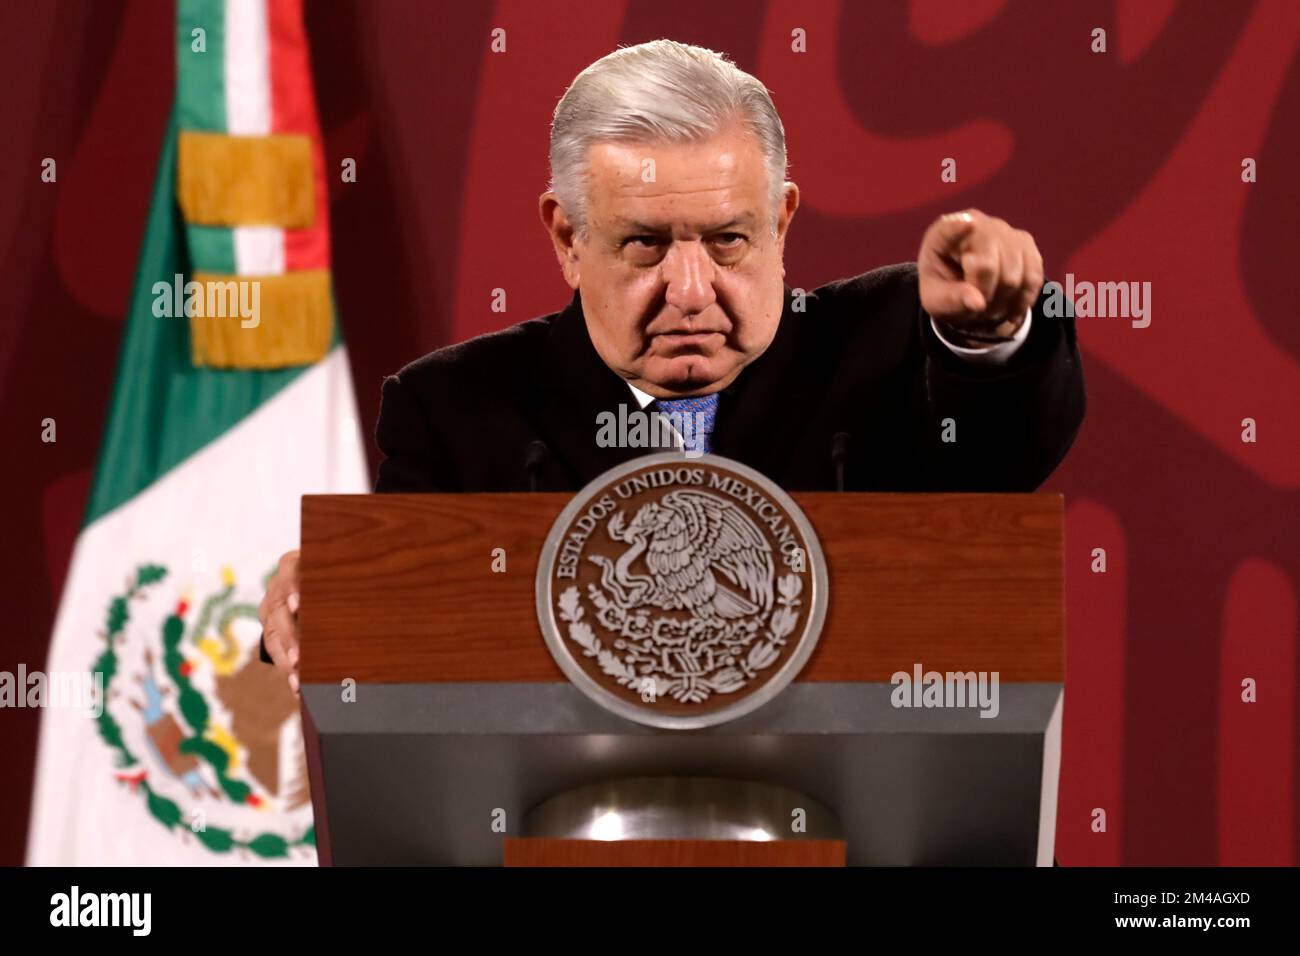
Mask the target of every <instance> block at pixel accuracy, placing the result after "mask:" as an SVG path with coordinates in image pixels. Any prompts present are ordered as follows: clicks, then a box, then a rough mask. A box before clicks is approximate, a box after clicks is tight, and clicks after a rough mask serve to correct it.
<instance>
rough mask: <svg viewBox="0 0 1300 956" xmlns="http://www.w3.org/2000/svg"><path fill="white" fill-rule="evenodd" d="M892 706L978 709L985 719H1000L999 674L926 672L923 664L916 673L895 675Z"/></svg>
mask: <svg viewBox="0 0 1300 956" xmlns="http://www.w3.org/2000/svg"><path fill="white" fill-rule="evenodd" d="M889 682H890V683H891V684H893V685H894V689H893V691H891V692H890V695H889V702H890V703H891V704H893V705H894V706H895V707H925V708H929V707H944V708H954V707H972V708H974V707H978V708H979V711H980V716H981V717H996V716H997V715H998V711H999V710H1001V703H1000V697H999V693H998V672H997V671H945V672H943V673H940V672H939V671H926V670H924V669H923V668H922V667H921V665H920V664H913V665H912V672H911V673H910V674H909V673H908V672H907V671H895V672H894V673H893V674H891V675H890V677H889Z"/></svg>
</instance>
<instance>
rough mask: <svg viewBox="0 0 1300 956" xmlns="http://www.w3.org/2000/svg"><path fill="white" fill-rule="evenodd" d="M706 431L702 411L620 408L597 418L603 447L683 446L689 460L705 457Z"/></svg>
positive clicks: (600, 445) (597, 426) (599, 439)
mask: <svg viewBox="0 0 1300 956" xmlns="http://www.w3.org/2000/svg"><path fill="white" fill-rule="evenodd" d="M704 431H705V417H704V415H703V414H701V413H699V412H689V413H682V412H666V413H665V412H660V411H646V410H645V409H634V410H629V409H628V406H627V405H619V406H618V413H617V414H615V413H614V412H610V411H605V412H601V413H600V414H598V415H597V416H596V445H597V447H599V448H672V447H674V446H680V447H681V448H682V450H683V454H684V455H685V456H686V457H687V458H699V457H700V456H701V455H703V454H704V452H703V451H700V450H699V447H698V446H699V445H700V444H701V442H699V441H697V439H698V438H700V437H702V436H703V434H704Z"/></svg>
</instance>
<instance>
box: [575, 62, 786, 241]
mask: <svg viewBox="0 0 1300 956" xmlns="http://www.w3.org/2000/svg"><path fill="white" fill-rule="evenodd" d="M737 119H739V120H740V121H741V122H742V123H743V124H744V125H745V127H746V128H747V129H748V130H749V131H750V132H751V133H752V134H753V135H754V136H755V137H756V138H757V139H758V144H759V147H760V148H761V150H762V153H763V157H764V159H765V161H766V163H767V177H768V189H769V194H770V198H771V203H772V210H773V222H772V229H773V232H775V229H776V221H775V210H776V209H777V208H778V207H779V206H780V204H781V199H782V196H783V194H784V184H785V175H786V153H785V128H784V127H783V126H782V125H781V117H780V116H778V115H777V112H776V107H775V106H774V105H773V104H772V97H771V96H770V95H769V93H768V91H767V87H765V86H764V85H763V84H762V83H760V82H759V81H758V80H757V79H755V78H754V77H752V76H750V75H749V74H748V73H746V72H745V71H744V70H742V69H740V68H739V67H737V66H736V65H735V64H734V63H732V62H731V60H730V59H728V58H727V57H726V55H724V54H722V53H715V52H714V51H713V50H707V49H705V48H704V47H700V46H690V45H689V44H685V43H678V42H676V41H675V40H652V41H650V42H649V43H640V44H638V45H636V46H629V47H622V48H620V49H617V50H615V51H614V52H613V53H610V54H608V55H607V56H603V57H601V58H600V59H599V60H597V61H596V62H595V63H593V64H591V66H589V67H587V68H586V69H585V70H583V71H582V72H581V73H579V74H578V75H577V77H575V78H574V81H573V82H572V83H571V84H569V88H568V89H567V90H566V91H565V93H564V96H563V97H561V98H560V102H559V104H558V105H557V106H556V107H555V116H554V118H553V119H552V121H551V153H550V155H551V184H550V188H551V190H552V191H554V192H555V194H556V196H557V197H558V198H559V202H560V206H561V207H562V208H563V209H564V212H565V214H566V215H567V216H568V217H569V221H570V222H571V223H573V225H574V227H575V228H576V229H577V231H578V234H579V235H585V234H586V229H587V195H586V178H587V150H588V148H589V147H590V146H592V145H593V144H595V143H603V142H633V143H640V142H672V143H683V142H698V141H700V140H703V139H707V138H708V137H710V136H712V135H714V134H716V133H717V132H718V131H720V130H721V129H722V128H723V127H725V126H726V125H727V124H728V123H731V122H735V121H736V120H737Z"/></svg>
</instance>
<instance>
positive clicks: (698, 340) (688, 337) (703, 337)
mask: <svg viewBox="0 0 1300 956" xmlns="http://www.w3.org/2000/svg"><path fill="white" fill-rule="evenodd" d="M721 335H722V333H721V332H687V331H684V330H683V331H676V332H660V333H658V334H657V335H656V336H655V339H656V340H658V341H659V342H660V343H662V344H663V345H664V346H667V347H668V348H670V349H691V348H703V347H704V346H706V345H708V344H710V343H711V342H713V341H714V340H716V339H717V338H718V337H719V336H721Z"/></svg>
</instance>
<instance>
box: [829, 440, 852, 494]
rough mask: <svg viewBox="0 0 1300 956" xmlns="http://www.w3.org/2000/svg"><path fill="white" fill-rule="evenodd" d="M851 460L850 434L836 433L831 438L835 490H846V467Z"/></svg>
mask: <svg viewBox="0 0 1300 956" xmlns="http://www.w3.org/2000/svg"><path fill="white" fill-rule="evenodd" d="M848 459H849V433H848V432H836V433H835V435H834V436H833V437H832V438H831V464H832V465H834V466H835V490H836V491H843V490H844V466H845V464H846V463H847V462H848Z"/></svg>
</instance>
